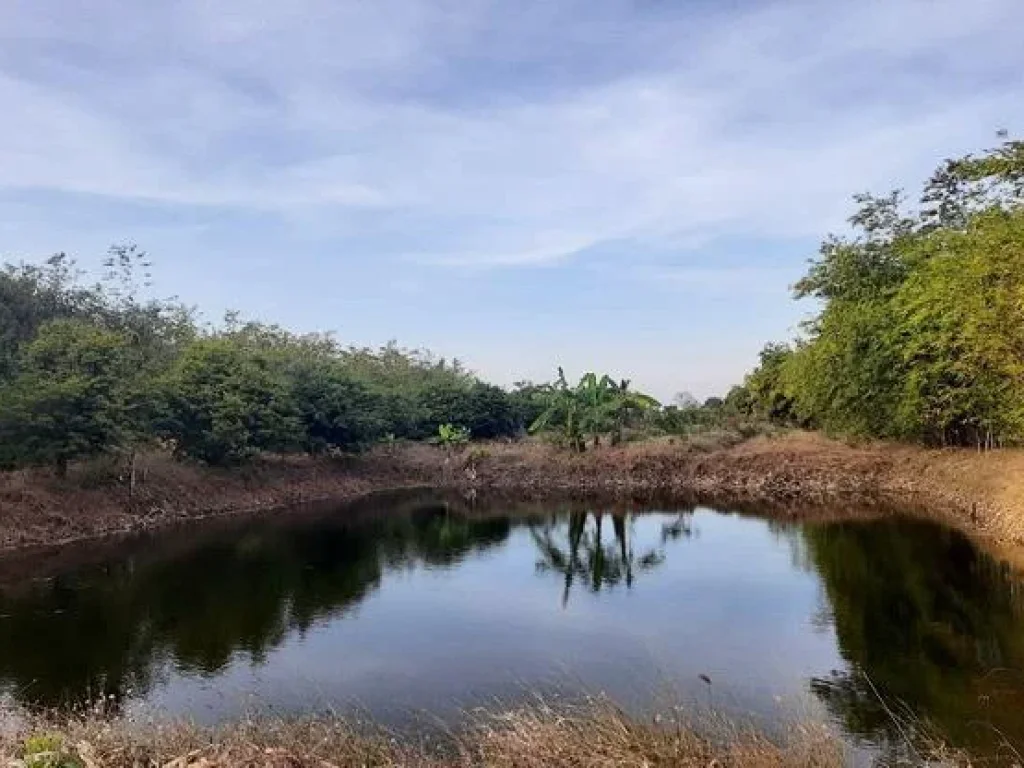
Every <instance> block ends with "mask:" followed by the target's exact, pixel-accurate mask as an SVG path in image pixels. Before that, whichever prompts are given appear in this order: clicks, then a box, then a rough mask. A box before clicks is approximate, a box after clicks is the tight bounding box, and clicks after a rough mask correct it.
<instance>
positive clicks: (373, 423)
mask: <svg viewBox="0 0 1024 768" xmlns="http://www.w3.org/2000/svg"><path fill="white" fill-rule="evenodd" d="M148 268H149V262H148V260H147V259H146V255H145V254H144V253H143V252H142V251H140V250H139V249H138V248H137V247H135V246H131V245H124V246H115V247H113V248H112V249H111V251H110V254H109V259H108V260H107V262H106V269H107V272H106V274H105V275H104V277H103V279H102V280H101V281H99V282H98V283H96V284H88V283H86V282H85V281H84V279H83V275H82V274H80V273H79V272H78V271H77V269H76V267H75V264H74V262H73V261H72V260H71V259H69V258H68V257H67V256H65V255H63V254H61V255H57V256H54V257H52V258H50V259H49V260H48V261H47V262H46V263H45V264H43V265H25V264H20V265H7V266H6V267H5V268H4V269H3V270H0V466H2V467H4V468H14V467H24V466H33V465H49V466H53V467H55V468H56V469H57V470H58V471H63V470H64V469H66V467H67V465H68V463H69V462H71V461H74V460H77V459H82V458H87V457H90V456H95V455H99V454H110V453H122V454H124V455H125V456H133V455H134V454H135V453H136V452H137V451H139V450H140V449H144V448H153V447H162V448H165V449H168V450H171V451H173V452H174V453H175V454H177V455H179V456H182V457H187V458H190V459H194V460H198V461H201V462H204V463H208V464H211V465H228V464H233V463H237V462H240V461H244V460H245V459H247V458H250V457H252V456H254V455H256V454H259V453H263V452H276V453H292V452H305V453H310V454H322V453H327V452H331V451H357V450H360V449H363V448H365V447H367V446H369V445H372V444H374V443H378V442H381V441H386V440H399V439H411V440H420V439H426V438H429V437H431V436H435V435H437V434H438V432H439V429H440V428H441V427H442V426H443V425H449V424H457V425H459V426H460V427H461V428H463V429H465V430H466V431H467V432H468V433H469V434H470V435H471V436H472V437H473V438H478V439H489V438H497V437H503V436H512V435H514V434H517V433H518V432H521V431H523V430H524V429H525V427H526V426H528V425H529V424H531V423H532V422H533V421H534V420H535V419H536V417H537V415H539V413H540V411H541V410H542V407H543V406H542V404H541V395H540V393H541V387H536V386H532V385H522V386H520V387H517V388H515V389H514V390H512V391H506V390H504V389H502V388H500V387H497V386H494V385H491V384H488V383H486V382H484V381H481V380H480V379H479V378H477V377H476V376H475V375H473V374H472V373H471V372H470V371H468V370H467V369H466V368H465V367H464V366H463V365H462V364H461V363H459V362H458V361H457V360H452V361H449V360H445V359H443V358H438V357H435V356H433V355H431V354H430V353H428V352H424V351H418V350H409V349H403V348H401V347H399V346H397V345H396V344H389V345H387V346H385V347H383V348H381V349H368V348H358V347H345V346H343V345H341V344H340V343H339V342H337V341H336V340H335V339H334V338H332V337H331V336H329V335H323V334H310V335H297V334H294V333H291V332H289V331H287V330H285V329H283V328H280V327H278V326H275V325H265V324H262V323H256V322H244V321H242V320H241V319H240V318H239V317H238V316H237V315H235V314H229V316H228V317H227V318H226V319H225V321H224V323H223V324H221V325H218V326H216V327H211V326H208V325H202V324H200V323H199V322H198V321H197V318H196V314H195V312H194V311H193V310H191V309H189V308H188V307H186V306H184V305H182V304H180V303H178V302H176V301H157V300H143V299H141V298H140V294H141V293H142V289H143V288H144V287H145V285H146V283H147V281H148Z"/></svg>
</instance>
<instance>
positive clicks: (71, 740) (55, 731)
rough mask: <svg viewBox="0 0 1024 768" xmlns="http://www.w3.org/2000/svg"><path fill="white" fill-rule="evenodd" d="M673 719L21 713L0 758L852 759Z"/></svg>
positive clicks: (941, 754)
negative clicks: (426, 732) (201, 719)
mask: <svg viewBox="0 0 1024 768" xmlns="http://www.w3.org/2000/svg"><path fill="white" fill-rule="evenodd" d="M674 717H675V718H678V719H673V720H672V721H671V722H667V721H665V720H661V721H659V722H654V721H651V722H644V721H640V720H637V719H635V718H632V717H630V716H629V715H627V714H625V713H623V712H622V711H621V710H619V709H617V708H615V707H614V706H612V705H611V704H610V703H608V702H606V701H603V700H600V701H593V700H592V701H589V702H585V703H580V704H577V705H575V706H567V707H559V708H557V709H554V708H549V707H547V706H545V705H543V704H536V705H533V706H530V707H526V708H520V709H514V710H509V711H476V712H473V713H469V717H468V720H467V722H466V724H465V726H464V727H463V728H461V729H460V730H458V731H457V732H451V733H449V734H448V735H447V736H446V737H445V738H443V739H441V740H437V739H434V740H433V741H430V740H426V739H419V740H418V739H417V738H415V737H409V736H399V735H396V734H393V733H390V732H388V731H386V730H384V729H382V728H379V727H377V726H375V725H373V724H367V723H363V722H352V721H348V720H346V719H344V718H341V717H335V716H320V717H313V718H305V719H296V720H284V719H277V718H269V719H265V718H254V719H248V720H243V721H239V722H235V723H231V724H228V725H225V726H221V727H217V728H202V727H198V726H195V725H191V724H189V723H187V722H182V721H178V722H167V723H157V724H153V723H132V722H127V721H124V720H106V719H104V718H102V717H98V716H96V717H85V718H80V719H65V720H63V721H58V720H53V719H50V720H47V719H44V718H34V719H33V718H29V719H28V720H27V721H23V722H21V723H20V724H19V725H18V726H16V727H14V728H7V729H4V730H3V731H2V732H0V759H3V760H5V761H6V762H7V764H20V765H23V766H25V768H121V767H122V766H124V768H127V767H128V766H133V768H134V767H136V766H164V767H165V768H166V767H168V766H173V767H174V768H190V767H191V768H200V766H202V768H213V766H222V767H224V768H228V767H231V766H257V765H259V766H281V767H282V768H283V767H284V766H288V768H306V767H307V766H309V768H348V767H349V766H352V767H353V768H354V767H355V766H359V767H360V768H399V767H400V766H401V767H404V768H413V767H414V766H415V767H418V768H484V767H487V768H532V767H533V766H538V767H539V766H566V767H572V768H616V767H619V766H622V767H626V766H630V767H632V766H636V768H641V767H642V766H644V767H646V768H661V767H662V766H664V767H666V768H668V767H669V766H672V767H673V768H686V767H687V766H693V768H697V766H700V768H705V767H706V766H720V767H721V768H727V767H729V766H737V767H739V766H745V767H752V768H759V767H760V766H765V767H767V766H775V767H780V768H838V767H839V766H844V765H849V764H851V762H852V757H853V750H852V748H851V747H850V746H848V745H846V744H844V742H843V741H842V739H841V738H840V737H839V736H838V735H837V734H836V733H835V732H834V731H832V730H831V729H830V728H829V727H828V726H826V725H824V724H821V723H799V724H793V725H791V726H788V727H786V728H785V729H784V732H783V733H782V734H781V735H777V736H768V735H766V734H764V733H761V732H758V731H756V730H754V729H753V728H750V727H746V726H743V725H738V724H736V723H733V722H730V721H727V720H724V719H719V718H715V717H705V718H703V719H701V720H699V721H694V722H689V721H688V720H686V716H685V714H683V715H678V714H677V715H675V716H674ZM918 750H919V748H916V747H914V748H912V751H918ZM929 750H930V751H929V753H928V755H929V757H930V758H931V757H932V753H933V752H934V758H935V762H932V763H930V764H933V765H967V764H968V763H967V762H966V761H965V760H964V759H963V758H960V757H958V756H956V755H954V754H953V753H952V752H949V751H948V750H944V749H942V748H940V747H934V748H932V747H930V748H929ZM16 761H20V763H18V762H16Z"/></svg>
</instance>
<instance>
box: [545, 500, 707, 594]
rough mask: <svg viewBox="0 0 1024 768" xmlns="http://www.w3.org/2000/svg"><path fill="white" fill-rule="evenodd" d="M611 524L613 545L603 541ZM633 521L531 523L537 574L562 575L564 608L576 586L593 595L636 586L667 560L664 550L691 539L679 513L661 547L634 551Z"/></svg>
mask: <svg viewBox="0 0 1024 768" xmlns="http://www.w3.org/2000/svg"><path fill="white" fill-rule="evenodd" d="M606 518H611V524H612V540H611V541H607V542H606V541H605V539H604V537H605V531H606V528H605V519H606ZM634 522H635V515H634V514H632V513H626V512H611V513H607V512H602V511H593V512H571V513H570V514H569V516H568V522H567V523H562V522H561V521H560V519H559V518H557V517H556V518H552V519H550V520H547V521H545V522H543V523H531V524H530V535H531V536H532V537H533V541H534V543H535V544H536V546H537V550H538V552H539V559H538V560H537V570H538V571H540V572H546V573H557V574H561V575H562V578H563V588H562V605H563V606H565V605H568V603H569V595H570V593H571V592H572V588H573V585H574V584H575V583H583V584H586V585H587V587H588V588H589V589H590V591H592V592H600V591H601V589H602V588H611V587H615V586H617V585H619V584H623V583H624V584H625V585H626V588H627V589H628V588H630V587H632V586H633V580H634V578H635V577H636V574H637V573H642V572H644V571H649V570H651V569H653V568H656V567H657V566H659V565H661V563H662V562H664V560H665V551H664V545H665V544H666V543H667V542H668V541H670V540H676V539H679V538H681V537H685V536H690V535H692V530H691V528H690V523H689V513H680V514H679V516H678V517H677V518H676V519H675V520H673V521H672V522H670V523H666V524H664V525H663V526H662V532H661V545H660V546H655V547H645V548H644V549H643V550H641V551H640V552H639V553H638V552H637V551H636V550H635V549H634V544H635V536H634Z"/></svg>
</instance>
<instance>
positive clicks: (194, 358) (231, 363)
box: [159, 336, 303, 465]
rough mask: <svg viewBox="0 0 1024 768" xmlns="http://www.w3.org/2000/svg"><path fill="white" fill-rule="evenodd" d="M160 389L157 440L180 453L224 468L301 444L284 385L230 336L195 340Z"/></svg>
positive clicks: (257, 354) (270, 364) (253, 351)
mask: <svg viewBox="0 0 1024 768" xmlns="http://www.w3.org/2000/svg"><path fill="white" fill-rule="evenodd" d="M162 384H163V387H162V388H163V394H164V408H163V414H162V416H163V417H162V419H161V422H160V426H159V433H160V435H161V436H162V437H163V438H165V439H167V440H169V441H171V442H172V444H173V446H174V448H175V451H176V452H178V453H180V454H183V455H185V456H188V457H190V458H193V459H198V460H200V461H204V462H207V463H209V464H215V465H216V464H229V463H233V462H238V461H241V460H243V459H246V458H248V457H250V456H252V455H254V454H256V453H258V452H260V451H286V450H289V449H292V450H294V449H295V448H296V447H298V446H300V445H301V444H302V443H303V432H302V427H301V414H300V413H299V410H298V408H297V406H296V403H295V400H294V397H293V393H292V391H291V390H290V387H289V385H288V381H287V379H286V378H285V377H284V376H283V375H282V372H281V369H280V367H279V366H276V365H274V361H273V360H272V358H271V357H270V356H269V355H268V354H267V353H266V351H264V350H260V349H258V348H253V347H251V346H248V345H246V344H244V343H241V342H240V341H239V340H237V339H233V338H231V337H225V336H221V337H212V338H206V339H201V340H198V341H196V342H194V343H193V344H192V345H190V346H189V347H188V348H187V349H186V350H185V351H184V352H183V353H182V355H181V357H179V358H178V359H177V360H175V362H174V364H173V366H172V367H171V369H170V371H169V372H168V374H167V376H166V377H165V379H164V381H163V382H162Z"/></svg>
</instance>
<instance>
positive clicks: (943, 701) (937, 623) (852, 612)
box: [801, 520, 1024, 756]
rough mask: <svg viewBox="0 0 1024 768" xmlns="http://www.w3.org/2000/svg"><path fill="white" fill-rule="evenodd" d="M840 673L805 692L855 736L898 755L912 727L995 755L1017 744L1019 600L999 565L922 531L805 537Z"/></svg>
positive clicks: (1022, 654) (926, 528)
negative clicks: (931, 730) (836, 648)
mask: <svg viewBox="0 0 1024 768" xmlns="http://www.w3.org/2000/svg"><path fill="white" fill-rule="evenodd" d="M801 539H802V549H803V551H802V553H801V556H802V558H803V559H804V560H805V566H806V567H807V568H808V569H810V570H813V571H814V572H816V573H817V574H818V576H819V578H820V579H821V583H822V587H823V597H824V599H825V601H826V602H827V606H826V608H825V610H826V611H827V612H828V613H829V615H830V616H831V619H832V625H833V627H834V629H835V633H836V639H837V641H838V645H839V651H840V653H841V655H842V657H843V659H844V661H846V662H847V664H848V668H847V669H845V670H833V671H832V672H831V673H830V674H829V675H827V676H821V677H817V678H814V679H812V680H811V683H810V686H811V690H812V691H813V692H814V693H815V695H817V696H818V697H819V698H820V699H821V700H822V701H823V702H825V704H826V705H827V706H828V708H829V709H830V710H831V711H832V712H833V713H834V714H835V716H836V717H837V718H839V719H840V721H841V722H842V723H843V725H844V727H845V728H846V729H847V730H848V731H849V732H850V733H853V734H857V735H859V736H861V737H864V738H866V739H867V740H869V741H871V742H874V743H877V744H882V745H883V746H884V747H885V749H887V750H890V751H892V752H893V753H894V756H895V754H897V753H899V751H900V749H905V748H906V746H907V743H906V742H907V736H908V733H910V732H911V731H912V730H913V728H914V727H915V725H916V724H921V723H927V724H928V725H929V726H930V727H931V728H934V729H935V730H937V731H938V732H939V733H940V734H941V735H942V736H943V737H944V738H947V739H950V740H952V741H953V742H955V743H957V744H961V745H964V746H972V747H983V748H985V751H990V750H991V749H993V748H995V747H996V745H997V744H998V743H999V742H1001V741H1002V740H1003V739H1004V737H1005V738H1006V739H1007V740H1009V741H1011V742H1016V743H1017V747H1018V748H1020V747H1021V746H1022V744H1021V743H1020V739H1021V736H1022V735H1024V697H1022V692H1024V687H1022V685H1021V683H1022V679H1021V678H1022V672H1021V670H1024V593H1022V589H1021V581H1020V579H1019V577H1018V576H1016V575H1015V574H1014V573H1013V572H1012V570H1011V569H1010V568H1009V567H1008V566H1007V565H1005V564H1003V563H1000V562H998V561H996V560H994V559H993V558H991V557H989V556H988V555H986V554H984V553H983V552H981V551H980V550H978V549H977V548H976V547H975V546H974V544H973V543H972V542H970V541H969V540H968V539H967V538H966V537H964V536H963V535H961V534H959V533H956V532H954V531H951V530H948V529H945V528H941V527H939V526H937V525H933V524H929V523H924V522H911V521H906V520H901V521H894V520H880V521H875V522H859V523H835V524H830V525H820V526H807V527H805V528H804V529H803V530H802V535H801Z"/></svg>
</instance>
